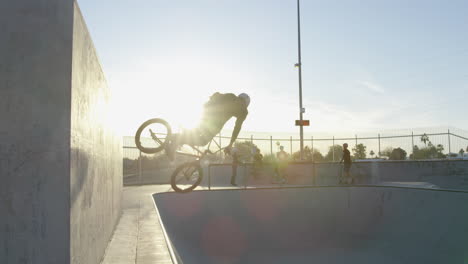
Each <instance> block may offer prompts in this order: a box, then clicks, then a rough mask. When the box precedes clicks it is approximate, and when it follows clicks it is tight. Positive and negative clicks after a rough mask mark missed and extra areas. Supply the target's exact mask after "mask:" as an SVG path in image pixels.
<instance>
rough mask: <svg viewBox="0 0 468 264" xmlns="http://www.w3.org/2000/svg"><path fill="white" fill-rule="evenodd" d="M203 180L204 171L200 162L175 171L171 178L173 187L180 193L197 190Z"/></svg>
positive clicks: (185, 165)
mask: <svg viewBox="0 0 468 264" xmlns="http://www.w3.org/2000/svg"><path fill="white" fill-rule="evenodd" d="M202 179H203V169H202V168H201V166H200V162H199V161H194V162H187V163H184V164H182V165H180V166H179V167H177V168H176V169H175V171H174V172H173V173H172V176H171V186H172V189H174V191H176V192H178V193H187V192H190V191H192V190H193V189H195V188H196V187H197V186H198V185H199V184H200V183H201V181H202Z"/></svg>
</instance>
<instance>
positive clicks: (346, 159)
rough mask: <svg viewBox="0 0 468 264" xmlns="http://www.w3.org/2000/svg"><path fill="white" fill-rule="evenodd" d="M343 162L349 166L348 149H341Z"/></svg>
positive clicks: (349, 154) (349, 155) (349, 156)
mask: <svg viewBox="0 0 468 264" xmlns="http://www.w3.org/2000/svg"><path fill="white" fill-rule="evenodd" d="M343 161H344V163H345V164H351V153H350V152H349V150H348V149H343Z"/></svg>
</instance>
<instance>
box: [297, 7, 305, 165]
mask: <svg viewBox="0 0 468 264" xmlns="http://www.w3.org/2000/svg"><path fill="white" fill-rule="evenodd" d="M297 46H298V63H297V64H296V66H297V67H298V68H299V120H300V125H299V127H300V128H299V129H300V142H301V143H300V144H301V160H302V159H303V153H304V126H303V123H302V121H303V119H302V114H303V113H304V110H305V109H303V107H302V61H301V13H300V5H299V0H297Z"/></svg>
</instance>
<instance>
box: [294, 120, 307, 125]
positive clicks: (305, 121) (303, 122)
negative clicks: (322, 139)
mask: <svg viewBox="0 0 468 264" xmlns="http://www.w3.org/2000/svg"><path fill="white" fill-rule="evenodd" d="M301 121H302V122H301ZM309 125H310V122H309V120H296V126H309Z"/></svg>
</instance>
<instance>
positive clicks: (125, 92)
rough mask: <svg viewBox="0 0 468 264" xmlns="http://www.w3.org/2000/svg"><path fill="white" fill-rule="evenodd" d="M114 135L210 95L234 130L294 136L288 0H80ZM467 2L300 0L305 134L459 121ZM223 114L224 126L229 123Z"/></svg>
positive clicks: (462, 117)
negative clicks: (239, 118)
mask: <svg viewBox="0 0 468 264" xmlns="http://www.w3.org/2000/svg"><path fill="white" fill-rule="evenodd" d="M78 3H79V5H80V8H81V11H82V13H83V15H84V18H85V20H86V23H87V25H88V28H89V31H90V33H91V36H92V39H93V41H94V44H95V47H96V50H97V53H98V56H99V59H100V61H101V64H102V67H103V70H104V72H105V74H106V78H107V81H108V84H109V86H110V87H111V89H112V91H113V94H114V99H115V106H114V109H115V116H117V117H118V118H119V122H120V123H121V124H122V126H121V129H122V133H123V134H125V135H133V134H134V132H135V130H136V129H137V127H138V125H139V124H141V123H142V122H143V121H145V120H146V119H149V118H153V117H160V118H164V119H166V120H168V121H169V122H170V123H171V124H172V125H173V126H174V127H177V128H181V127H183V128H191V127H194V126H195V125H196V124H197V122H198V119H199V117H200V115H201V112H202V105H203V103H204V102H205V101H206V100H207V99H208V98H209V96H210V95H211V94H212V93H214V92H217V91H218V92H232V93H235V94H238V93H242V92H245V93H247V94H249V95H250V97H251V105H250V106H249V116H248V118H247V120H246V121H245V123H244V126H243V130H246V131H262V132H271V133H273V132H298V130H299V129H298V127H295V126H294V120H296V119H299V88H298V69H297V68H295V67H294V64H295V63H297V61H298V46H297V6H296V4H297V2H296V1H295V0H235V1H234V0H229V1H228V0H197V1H193V0H171V1H169V0H166V1H160V0H152V1H148V0H134V1H124V0H112V1H111V0H100V1H94V0H80V1H78ZM467 12H468V1H466V0H451V1H443V0H437V1H436V0H411V1H408V0H386V1H383V0H359V1H358V0H323V1H319V0H302V1H301V37H302V41H301V45H302V75H303V79H302V84H303V90H302V93H303V105H304V107H305V108H306V112H305V114H304V119H307V120H310V127H305V129H304V130H305V132H306V133H307V132H316V131H328V132H330V131H332V132H333V131H337V132H350V133H352V132H355V131H376V130H385V129H403V128H416V127H435V126H453V127H459V128H462V129H468V124H467V122H466V105H467V104H466V102H467V99H468V93H467V91H468V34H466V27H467V25H468V16H466V13H467ZM233 124H234V122H233V121H230V122H229V123H228V124H227V125H226V128H227V129H229V128H232V127H233Z"/></svg>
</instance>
